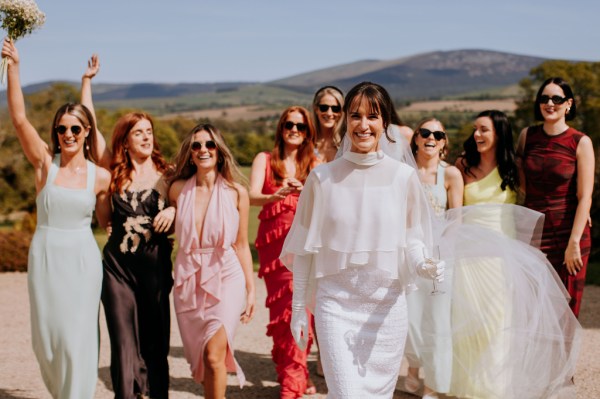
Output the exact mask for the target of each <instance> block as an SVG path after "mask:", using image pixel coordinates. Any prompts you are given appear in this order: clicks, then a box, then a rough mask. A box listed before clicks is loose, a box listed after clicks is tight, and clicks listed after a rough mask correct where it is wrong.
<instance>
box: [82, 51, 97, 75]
mask: <svg viewBox="0 0 600 399" xmlns="http://www.w3.org/2000/svg"><path fill="white" fill-rule="evenodd" d="M99 70H100V61H99V60H98V54H92V56H91V57H90V59H89V60H88V66H87V68H86V70H85V72H84V73H83V78H84V79H85V78H88V79H92V78H93V77H94V76H96V74H98V71H99Z"/></svg>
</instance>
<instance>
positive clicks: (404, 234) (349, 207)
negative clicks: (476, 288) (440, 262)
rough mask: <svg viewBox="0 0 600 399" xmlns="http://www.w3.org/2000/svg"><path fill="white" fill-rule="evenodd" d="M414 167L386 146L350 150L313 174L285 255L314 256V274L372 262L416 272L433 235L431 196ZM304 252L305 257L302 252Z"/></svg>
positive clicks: (390, 271)
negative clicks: (427, 196)
mask: <svg viewBox="0 0 600 399" xmlns="http://www.w3.org/2000/svg"><path fill="white" fill-rule="evenodd" d="M419 185H420V183H419V179H418V177H417V175H416V173H415V171H414V169H413V168H411V167H409V166H407V165H405V164H403V163H401V162H398V161H396V160H394V159H392V158H390V157H388V156H387V155H384V154H383V153H382V152H373V153H369V154H358V153H353V152H349V151H348V152H345V153H344V154H343V156H342V157H340V158H338V159H336V160H334V161H333V162H330V163H327V164H323V165H320V166H318V167H316V168H315V169H314V170H313V171H312V172H311V173H310V175H309V176H308V178H307V180H306V184H305V185H304V189H303V190H302V194H301V195H300V200H299V203H298V209H297V211H296V216H295V218H294V223H293V225H292V228H291V230H290V232H289V233H288V235H287V238H286V240H285V244H284V246H283V250H282V253H281V259H282V261H283V262H284V264H285V265H286V266H287V267H288V268H290V269H291V270H293V264H294V262H298V261H302V262H311V263H312V270H311V277H312V278H313V279H314V278H320V277H323V276H328V275H332V274H335V273H339V272H340V271H341V270H344V269H347V268H350V267H369V268H373V269H378V270H379V271H381V272H384V273H386V274H387V275H388V276H389V278H392V279H400V280H401V282H402V284H403V285H404V286H405V287H406V286H408V285H409V284H410V283H411V282H412V281H413V280H414V278H415V273H414V262H416V259H420V258H422V254H423V246H424V245H425V244H424V243H429V242H431V224H430V220H431V219H430V217H429V210H428V208H427V200H426V199H425V198H424V195H423V192H422V190H421V189H420V186H419ZM299 257H304V258H305V259H298V258H299Z"/></svg>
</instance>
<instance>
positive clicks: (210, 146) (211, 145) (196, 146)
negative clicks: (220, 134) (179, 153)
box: [192, 140, 217, 151]
mask: <svg viewBox="0 0 600 399" xmlns="http://www.w3.org/2000/svg"><path fill="white" fill-rule="evenodd" d="M203 145H204V146H205V147H206V149H207V150H214V149H216V148H217V143H215V142H214V141H212V140H208V141H207V142H205V143H204V144H203V143H202V142H201V141H192V151H200V150H201V149H202V146H203Z"/></svg>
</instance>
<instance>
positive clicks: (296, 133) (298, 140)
mask: <svg viewBox="0 0 600 399" xmlns="http://www.w3.org/2000/svg"><path fill="white" fill-rule="evenodd" d="M288 127H290V128H289V129H288ZM306 129H308V123H307V121H306V120H305V119H304V116H303V115H302V114H301V113H300V112H298V111H293V112H290V113H289V114H288V115H287V117H286V119H285V123H284V124H283V130H282V131H281V135H282V138H283V142H284V143H285V145H286V146H289V147H299V146H300V145H301V144H302V143H303V142H304V140H305V139H306Z"/></svg>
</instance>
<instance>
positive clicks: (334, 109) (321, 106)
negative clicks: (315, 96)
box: [319, 104, 342, 114]
mask: <svg viewBox="0 0 600 399" xmlns="http://www.w3.org/2000/svg"><path fill="white" fill-rule="evenodd" d="M329 108H331V112H333V113H335V114H337V113H339V112H341V111H342V107H341V106H339V105H327V104H319V111H321V112H327V110H329Z"/></svg>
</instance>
